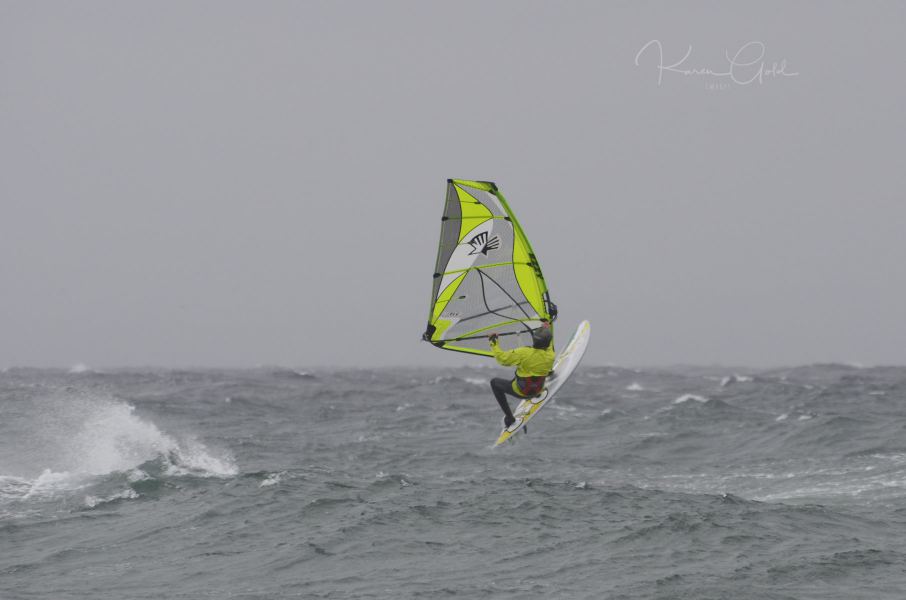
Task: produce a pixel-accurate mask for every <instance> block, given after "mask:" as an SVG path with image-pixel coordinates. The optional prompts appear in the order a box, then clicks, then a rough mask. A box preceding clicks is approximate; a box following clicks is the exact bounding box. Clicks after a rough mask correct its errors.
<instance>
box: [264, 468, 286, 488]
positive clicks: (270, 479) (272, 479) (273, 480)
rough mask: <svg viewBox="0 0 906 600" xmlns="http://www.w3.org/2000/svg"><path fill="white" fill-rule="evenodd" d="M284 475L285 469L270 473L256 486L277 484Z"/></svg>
mask: <svg viewBox="0 0 906 600" xmlns="http://www.w3.org/2000/svg"><path fill="white" fill-rule="evenodd" d="M284 477H286V471H280V472H279V473H271V474H269V475H268V476H267V478H266V479H265V480H264V481H262V482H261V483H259V484H258V487H270V486H272V485H277V484H278V483H280V482H281V481H283V478H284Z"/></svg>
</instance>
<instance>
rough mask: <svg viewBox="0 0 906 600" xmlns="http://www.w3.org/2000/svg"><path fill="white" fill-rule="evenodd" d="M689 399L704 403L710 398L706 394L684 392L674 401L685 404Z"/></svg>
mask: <svg viewBox="0 0 906 600" xmlns="http://www.w3.org/2000/svg"><path fill="white" fill-rule="evenodd" d="M689 400H694V401H696V402H702V403H704V402H707V401H708V399H707V398H705V397H704V396H697V395H695V394H683V395H682V396H680V397H679V398H677V399H676V400H674V401H673V403H674V404H683V403H684V402H688V401H689Z"/></svg>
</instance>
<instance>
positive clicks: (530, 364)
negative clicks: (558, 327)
mask: <svg viewBox="0 0 906 600" xmlns="http://www.w3.org/2000/svg"><path fill="white" fill-rule="evenodd" d="M553 339H554V336H553V335H552V333H551V329H550V323H548V322H547V321H545V322H543V323H542V326H541V327H539V328H538V329H535V330H534V331H533V332H532V345H531V346H522V347H520V348H516V349H514V350H508V351H506V350H501V349H500V345H499V343H498V341H497V334H494V333H492V334H491V335H489V336H488V340H489V342H490V344H491V351H492V352H493V353H494V358H495V359H497V362H498V363H500V364H501V365H503V366H506V367H512V366H515V367H516V377H515V378H513V379H512V380H509V379H504V378H502V377H495V378H494V379H492V380H491V391H492V392H494V397H495V398H496V399H497V403H498V404H499V405H500V409H501V410H502V411H503V415H504V416H503V426H504V427H509V426H510V425H512V424H513V423H515V422H516V418H515V417H514V416H513V412H512V411H511V410H510V405H509V403H508V402H507V399H506V396H507V394H509V395H510V396H513V397H515V398H519V399H520V400H522V399H524V398H533V397H535V396H537V395H538V394H540V393H541V391H542V390H543V389H544V380H545V378H546V377H547V376H548V374H549V373H550V372H551V368H552V367H553V366H554V349H553V346H552V342H553Z"/></svg>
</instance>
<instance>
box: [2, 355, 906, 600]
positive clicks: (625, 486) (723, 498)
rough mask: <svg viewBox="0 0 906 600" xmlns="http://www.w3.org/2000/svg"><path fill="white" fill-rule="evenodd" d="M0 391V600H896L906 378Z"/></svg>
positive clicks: (816, 372) (903, 543)
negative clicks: (517, 409)
mask: <svg viewBox="0 0 906 600" xmlns="http://www.w3.org/2000/svg"><path fill="white" fill-rule="evenodd" d="M504 372H505V371H504V370H502V369H478V368H475V369H459V370H453V369H451V370H446V371H444V370H438V369H433V370H421V369H393V370H378V371H366V370H356V371H313V372H311V373H303V372H296V371H291V370H283V369H267V368H264V369H256V370H248V371H111V372H107V373H95V372H92V371H89V370H83V371H82V372H79V373H66V372H62V371H47V370H30V369H10V370H7V371H5V372H3V373H0V598H2V599H3V600H19V599H23V600H25V599H35V598H48V599H54V600H57V599H60V600H63V599H70V598H92V599H121V598H135V599H141V598H173V599H175V598H248V599H251V598H256V599H258V598H260V599H270V598H437V597H444V598H523V599H524V598H626V599H629V598H664V599H666V598H689V599H695V600H699V599H708V598H714V599H725V598H733V599H740V598H751V599H758V600H765V599H775V598H776V599H780V598H784V599H787V598H795V599H806V598H809V599H821V600H825V599H835V598H839V599H847V600H848V599H852V598H872V599H887V598H889V599H897V600H900V599H902V598H906V369H904V368H874V369H859V368H855V367H848V366H843V365H818V366H810V367H800V368H795V369H787V370H775V371H768V372H744V373H743V374H740V371H736V372H735V373H734V371H732V370H725V369H717V368H715V369H671V370H645V371H636V370H629V369H621V368H616V367H610V368H585V369H580V370H579V371H578V372H577V373H576V374H575V375H574V377H573V379H572V380H571V381H570V382H569V383H568V384H567V385H566V386H565V387H564V388H563V390H562V391H561V394H560V395H559V397H558V399H557V402H556V404H553V405H549V406H548V407H547V408H545V410H544V412H543V413H541V414H540V415H539V416H538V417H537V418H536V419H535V420H534V421H533V423H532V425H531V426H530V433H529V435H526V436H519V438H518V439H517V440H516V441H515V442H513V443H511V444H509V445H508V446H506V447H503V448H499V449H496V450H495V449H492V448H491V444H492V442H493V440H494V438H495V437H496V434H497V432H498V424H499V420H500V415H499V409H498V408H497V407H496V404H495V402H494V400H493V397H492V396H491V395H490V391H489V389H488V385H487V382H488V380H489V379H490V378H491V377H493V376H497V375H501V374H503V373H504Z"/></svg>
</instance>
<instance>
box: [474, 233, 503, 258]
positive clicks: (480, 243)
mask: <svg viewBox="0 0 906 600" xmlns="http://www.w3.org/2000/svg"><path fill="white" fill-rule="evenodd" d="M469 245H470V246H472V251H471V252H469V256H472V255H473V254H478V253H479V252H481V253H482V254H484V255H485V256H487V255H488V251H489V250H496V249H497V248H500V238H499V237H497V236H496V235H495V236H494V237H492V238H491V239H488V232H487V231H482V232H481V233H479V234H478V235H476V236H475V237H473V238H472V239H471V240H469Z"/></svg>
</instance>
